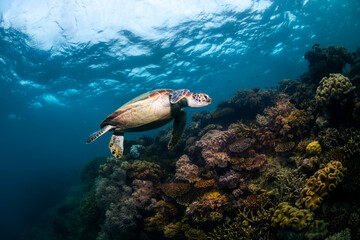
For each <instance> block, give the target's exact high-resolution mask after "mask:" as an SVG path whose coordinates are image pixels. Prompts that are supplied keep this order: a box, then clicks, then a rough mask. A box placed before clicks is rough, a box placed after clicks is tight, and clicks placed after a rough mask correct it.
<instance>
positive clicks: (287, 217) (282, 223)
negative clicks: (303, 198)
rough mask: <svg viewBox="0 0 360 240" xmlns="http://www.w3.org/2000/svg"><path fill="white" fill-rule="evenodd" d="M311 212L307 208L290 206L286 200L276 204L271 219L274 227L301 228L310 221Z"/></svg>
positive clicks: (311, 217)
mask: <svg viewBox="0 0 360 240" xmlns="http://www.w3.org/2000/svg"><path fill="white" fill-rule="evenodd" d="M312 219H313V214H312V213H311V212H310V211H309V210H307V209H301V210H300V209H297V208H296V207H293V206H290V205H289V204H288V203H287V202H282V203H280V204H279V205H278V207H277V209H276V210H275V212H274V216H273V217H272V219H271V222H272V225H273V226H274V227H276V226H279V227H281V228H291V229H293V230H297V231H299V230H302V229H304V228H306V227H307V226H308V225H309V224H310V223H311V221H312Z"/></svg>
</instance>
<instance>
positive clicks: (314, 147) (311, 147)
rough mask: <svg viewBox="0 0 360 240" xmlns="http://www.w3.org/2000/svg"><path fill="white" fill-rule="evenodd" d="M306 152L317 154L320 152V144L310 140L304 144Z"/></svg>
mask: <svg viewBox="0 0 360 240" xmlns="http://www.w3.org/2000/svg"><path fill="white" fill-rule="evenodd" d="M306 153H307V154H309V155H310V156H314V155H316V156H319V155H320V154H321V146H320V143H319V142H318V141H312V142H311V143H309V144H308V145H307V146H306Z"/></svg>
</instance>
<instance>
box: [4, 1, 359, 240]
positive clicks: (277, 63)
mask: <svg viewBox="0 0 360 240" xmlns="http://www.w3.org/2000/svg"><path fill="white" fill-rule="evenodd" d="M359 40H360V2H359V1H355V0H348V1H340V0H316V1H311V0H310V1H309V0H296V1H275V0H246V1H232V0H225V1H209V0H206V1H205V0H204V1H202V0H198V1H190V0H188V1H175V0H173V1H161V0H159V1H142V0H139V1H111V0H107V1H89V0H84V1H76V0H69V1H43V0H26V1H20V0H15V1H10V0H9V1H7V0H2V1H1V2H0V98H1V101H0V110H1V115H0V124H1V126H2V131H1V132H2V134H1V139H0V144H1V167H0V189H1V195H0V209H1V217H0V219H1V223H0V226H1V230H0V238H1V239H17V238H15V236H16V235H17V234H19V232H21V231H24V232H25V231H28V230H31V228H32V227H33V226H34V225H35V224H36V223H37V222H39V221H41V218H42V216H43V214H45V212H46V211H48V209H49V208H52V207H54V206H55V205H56V203H57V202H58V201H59V199H62V198H64V197H65V196H66V195H67V194H68V193H69V191H76V183H77V182H78V173H79V172H80V169H81V167H82V166H83V165H84V164H85V163H86V162H87V161H88V160H89V159H91V158H93V157H94V156H104V155H105V156H110V152H109V151H108V148H107V144H108V137H106V138H100V139H99V140H98V141H97V142H96V144H92V145H85V144H84V141H85V139H86V137H87V136H88V135H89V134H90V133H92V132H93V131H95V130H97V129H98V125H99V124H100V122H101V121H102V120H103V119H104V118H105V117H106V116H107V115H108V114H110V113H112V112H113V111H114V110H115V109H117V108H118V107H119V106H121V105H122V104H123V103H125V102H126V101H128V100H129V99H131V98H133V97H135V96H137V95H139V94H141V93H143V92H146V91H149V90H152V89H157V88H171V89H182V88H186V89H190V90H191V91H194V92H196V91H201V92H206V93H207V94H209V95H210V96H211V97H212V99H213V104H212V105H211V106H209V107H207V108H206V109H201V110H206V111H210V110H213V109H215V107H216V104H217V103H218V102H220V101H221V100H223V99H227V98H230V97H231V96H233V94H234V93H235V91H236V90H237V89H251V88H253V87H255V86H258V87H261V88H271V87H275V86H276V84H277V82H279V81H280V80H282V79H296V78H299V76H300V75H301V74H302V73H304V72H305V71H306V70H307V67H308V62H307V61H306V60H305V59H304V57H303V56H304V53H305V52H306V51H308V50H310V49H311V47H312V45H313V44H315V43H319V44H320V45H321V46H327V45H336V46H344V47H346V48H347V49H348V50H349V51H355V50H356V47H357V46H359ZM189 112H190V113H191V112H194V110H191V111H189ZM189 119H190V117H189ZM157 131H158V130H154V131H150V132H147V133H136V134H135V133H134V134H128V135H126V138H127V139H130V138H135V137H138V136H141V135H143V134H149V135H154V134H156V133H157Z"/></svg>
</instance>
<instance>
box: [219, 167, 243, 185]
mask: <svg viewBox="0 0 360 240" xmlns="http://www.w3.org/2000/svg"><path fill="white" fill-rule="evenodd" d="M238 183H239V175H238V174H236V173H235V172H234V171H233V170H230V171H229V172H227V173H226V174H225V175H224V176H221V177H220V178H219V186H220V187H221V188H228V189H232V188H235V187H236V186H237V184H238Z"/></svg>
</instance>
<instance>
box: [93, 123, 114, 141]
mask: <svg viewBox="0 0 360 240" xmlns="http://www.w3.org/2000/svg"><path fill="white" fill-rule="evenodd" d="M113 128H115V127H114V126H112V125H106V126H104V127H103V128H101V129H100V130H99V131H97V132H94V133H93V134H91V135H90V136H89V137H88V139H87V140H86V144H89V143H91V142H93V141H95V140H96V139H98V138H99V137H100V136H101V135H103V134H104V133H106V132H107V131H109V130H111V129H113Z"/></svg>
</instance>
